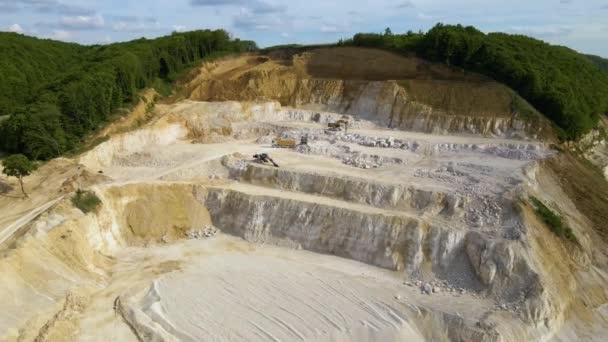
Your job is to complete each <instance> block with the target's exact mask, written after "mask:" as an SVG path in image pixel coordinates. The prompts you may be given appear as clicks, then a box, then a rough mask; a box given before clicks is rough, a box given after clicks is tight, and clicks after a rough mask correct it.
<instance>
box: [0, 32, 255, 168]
mask: <svg viewBox="0 0 608 342" xmlns="http://www.w3.org/2000/svg"><path fill="white" fill-rule="evenodd" d="M0 47H1V49H0V51H2V52H0V74H1V75H3V79H2V82H1V83H0V84H1V85H0V87H1V88H0V90H1V91H0V116H5V115H10V118H9V119H7V120H5V121H3V122H2V125H1V126H0V133H1V134H0V149H3V150H5V151H8V152H11V153H17V152H20V153H25V154H27V155H29V156H30V157H31V158H35V159H49V158H52V157H56V156H59V155H61V154H62V153H64V152H66V151H69V150H72V149H74V148H75V147H77V146H78V145H79V143H80V140H81V139H82V138H83V137H84V136H85V135H86V134H87V133H89V132H91V131H94V130H96V129H97V128H98V126H99V124H100V123H102V122H104V121H106V120H108V119H109V117H110V115H111V114H112V113H113V112H114V111H115V110H116V109H118V108H120V107H122V106H124V105H128V104H130V103H132V102H134V100H136V91H137V89H142V88H144V87H146V86H150V85H152V84H153V83H155V82H166V81H170V80H171V77H173V76H174V75H176V74H177V73H179V72H180V71H182V70H183V69H184V68H186V67H188V66H189V65H191V63H194V62H196V61H198V60H201V59H203V58H209V57H212V56H216V55H222V54H226V53H231V52H243V51H247V50H249V49H251V48H255V45H254V44H253V43H251V42H246V41H239V40H238V39H237V40H233V39H231V38H229V36H228V33H227V32H225V31H222V30H217V31H209V30H207V31H195V32H188V33H175V34H172V35H171V36H167V37H162V38H158V39H154V40H146V39H140V40H136V41H132V42H127V43H118V44H112V45H107V46H89V47H85V46H79V45H76V44H66V43H59V42H54V41H50V40H40V39H35V38H31V37H26V36H22V35H17V34H14V33H2V34H0Z"/></svg>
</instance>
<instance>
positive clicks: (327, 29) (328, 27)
mask: <svg viewBox="0 0 608 342" xmlns="http://www.w3.org/2000/svg"><path fill="white" fill-rule="evenodd" d="M321 32H325V33H336V32H340V29H339V28H338V27H337V26H334V25H321Z"/></svg>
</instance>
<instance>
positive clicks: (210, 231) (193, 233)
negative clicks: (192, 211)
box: [186, 226, 218, 240]
mask: <svg viewBox="0 0 608 342" xmlns="http://www.w3.org/2000/svg"><path fill="white" fill-rule="evenodd" d="M217 233H218V230H217V228H215V227H214V226H204V227H203V228H202V229H191V230H189V231H188V232H187V233H186V237H187V238H188V239H197V240H200V239H205V238H210V237H214V236H215V235H217Z"/></svg>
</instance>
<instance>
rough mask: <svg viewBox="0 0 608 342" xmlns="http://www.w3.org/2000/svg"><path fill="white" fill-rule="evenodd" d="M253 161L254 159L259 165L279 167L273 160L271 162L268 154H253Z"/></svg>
mask: <svg viewBox="0 0 608 342" xmlns="http://www.w3.org/2000/svg"><path fill="white" fill-rule="evenodd" d="M253 159H254V161H256V162H258V163H260V164H268V163H271V164H272V165H274V167H279V164H277V163H275V162H274V160H272V158H270V156H269V155H268V153H260V154H254V155H253Z"/></svg>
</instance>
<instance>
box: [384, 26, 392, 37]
mask: <svg viewBox="0 0 608 342" xmlns="http://www.w3.org/2000/svg"><path fill="white" fill-rule="evenodd" d="M384 35H385V36H392V35H393V31H391V28H390V27H387V28H386V29H384Z"/></svg>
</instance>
